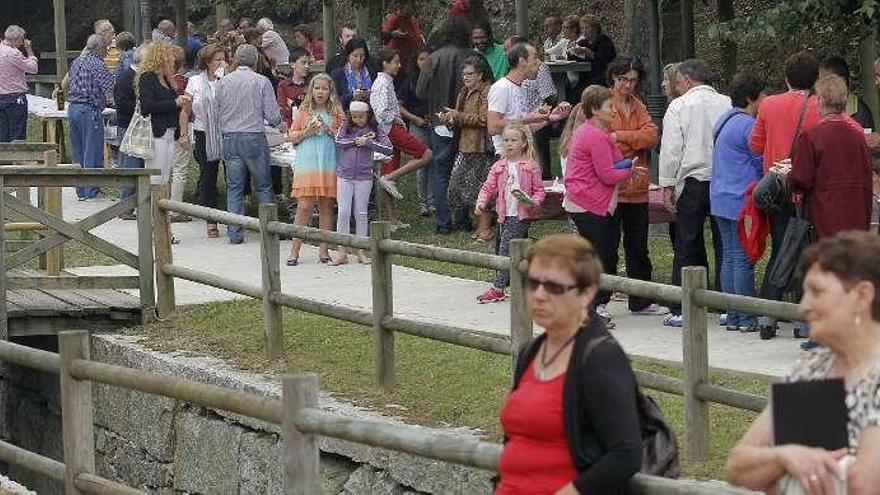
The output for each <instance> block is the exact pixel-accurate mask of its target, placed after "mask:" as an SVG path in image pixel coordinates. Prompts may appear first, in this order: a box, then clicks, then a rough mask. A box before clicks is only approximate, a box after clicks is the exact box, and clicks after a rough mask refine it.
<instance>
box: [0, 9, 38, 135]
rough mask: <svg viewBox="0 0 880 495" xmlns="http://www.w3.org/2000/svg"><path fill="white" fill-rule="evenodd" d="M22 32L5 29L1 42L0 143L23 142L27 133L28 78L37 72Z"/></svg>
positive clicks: (13, 26)
mask: <svg viewBox="0 0 880 495" xmlns="http://www.w3.org/2000/svg"><path fill="white" fill-rule="evenodd" d="M24 35H25V31H24V29H22V28H20V27H18V26H16V25H14V24H13V25H12V26H9V27H8V28H6V33H5V34H4V37H3V41H2V42H0V143H8V142H9V141H14V140H18V139H24V138H25V137H26V134H27V115H28V106H27V97H26V96H25V93H27V79H26V78H25V74H36V73H37V57H36V56H35V55H34V50H33V48H31V41H30V40H29V39H27V38H25V36H24Z"/></svg>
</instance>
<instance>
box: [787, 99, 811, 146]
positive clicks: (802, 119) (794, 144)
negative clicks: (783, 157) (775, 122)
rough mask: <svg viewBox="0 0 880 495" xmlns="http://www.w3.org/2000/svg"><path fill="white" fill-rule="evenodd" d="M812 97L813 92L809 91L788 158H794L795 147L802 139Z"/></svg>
mask: <svg viewBox="0 0 880 495" xmlns="http://www.w3.org/2000/svg"><path fill="white" fill-rule="evenodd" d="M810 96H812V91H810V90H807V92H806V94H805V97H804V106H803V107H802V108H801V115H800V116H799V117H798V122H797V127H795V128H794V137H793V138H792V139H791V148H789V150H788V157H789V158H791V157H793V156H794V147H795V146H796V145H797V142H798V139H799V138H800V137H801V126H802V125H803V123H804V116H806V115H807V108H808V107H809V106H810Z"/></svg>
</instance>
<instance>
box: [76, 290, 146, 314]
mask: <svg viewBox="0 0 880 495" xmlns="http://www.w3.org/2000/svg"><path fill="white" fill-rule="evenodd" d="M75 292H76V293H77V294H79V295H81V296H82V297H87V298H89V299H91V300H92V301H95V302H98V303H101V304H104V305H105V306H108V307H109V308H111V310H114V309H124V310H133V309H137V310H139V309H140V307H141V306H140V302H139V301H138V298H136V297H135V296H132V295H131V294H126V293H125V292H122V291H118V290H112V289H84V290H76V291H75Z"/></svg>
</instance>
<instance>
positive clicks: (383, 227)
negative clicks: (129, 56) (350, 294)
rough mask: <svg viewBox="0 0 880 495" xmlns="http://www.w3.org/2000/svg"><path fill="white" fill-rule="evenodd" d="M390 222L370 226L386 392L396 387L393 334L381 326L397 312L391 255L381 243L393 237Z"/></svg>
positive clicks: (377, 353)
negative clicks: (382, 248)
mask: <svg viewBox="0 0 880 495" xmlns="http://www.w3.org/2000/svg"><path fill="white" fill-rule="evenodd" d="M389 227H390V224H389V223H388V222H373V223H372V224H371V225H370V245H371V251H372V256H373V264H372V271H373V274H372V284H371V285H372V286H373V349H374V359H375V361H376V384H377V385H378V386H379V389H380V390H382V391H385V392H388V391H391V389H393V388H394V331H393V330H390V329H387V328H385V327H383V326H382V319H383V318H385V317H386V316H391V315H392V314H393V313H394V288H393V286H392V279H391V255H390V254H388V253H384V252H382V250H381V249H379V243H380V242H381V241H382V240H384V239H387V238H389V237H390V235H389V231H390V228H389Z"/></svg>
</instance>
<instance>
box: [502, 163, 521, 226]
mask: <svg viewBox="0 0 880 495" xmlns="http://www.w3.org/2000/svg"><path fill="white" fill-rule="evenodd" d="M516 189H519V173H517V171H516V162H512V161H508V162H507V183H505V184H504V202H505V203H506V204H505V206H506V207H507V213H506V214H505V216H508V217H516V216H517V215H518V212H517V206H518V205H519V201H517V200H516V198H515V197H514V196H513V191H514V190H516Z"/></svg>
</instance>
